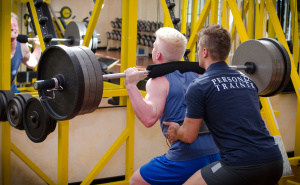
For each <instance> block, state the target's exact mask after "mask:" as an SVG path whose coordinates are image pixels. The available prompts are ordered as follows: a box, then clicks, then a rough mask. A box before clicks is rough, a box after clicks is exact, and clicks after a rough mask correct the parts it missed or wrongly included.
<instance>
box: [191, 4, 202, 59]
mask: <svg viewBox="0 0 300 185" xmlns="http://www.w3.org/2000/svg"><path fill="white" fill-rule="evenodd" d="M197 11H198V0H193V5H192V20H191V32H190V33H196V32H195V30H196V22H197ZM200 29H201V28H200ZM189 49H190V50H191V52H190V54H189V58H190V61H196V45H193V46H190V48H189Z"/></svg>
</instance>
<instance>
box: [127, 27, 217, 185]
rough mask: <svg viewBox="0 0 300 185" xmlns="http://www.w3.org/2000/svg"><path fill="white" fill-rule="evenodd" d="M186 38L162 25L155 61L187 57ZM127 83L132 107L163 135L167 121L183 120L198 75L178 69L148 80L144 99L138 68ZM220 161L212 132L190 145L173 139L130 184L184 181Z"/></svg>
mask: <svg viewBox="0 0 300 185" xmlns="http://www.w3.org/2000/svg"><path fill="white" fill-rule="evenodd" d="M186 44H187V39H186V38H185V37H184V36H183V34H181V33H180V32H179V31H177V30H176V29H174V28H168V27H165V28H160V29H159V30H158V31H157V32H156V41H155V42H154V47H153V51H152V59H153V62H154V63H155V64H161V63H167V62H174V61H180V60H181V59H182V57H183V56H184V53H185V49H186ZM125 74H126V78H125V85H126V88H127V91H128V95H129V98H130V100H131V103H132V107H133V110H134V112H135V114H136V116H137V117H138V119H139V120H140V121H141V122H142V123H143V124H144V125H145V126H146V127H152V126H153V125H154V124H155V123H156V122H157V121H158V120H160V126H161V129H162V132H163V134H164V136H165V135H166V132H167V129H168V126H165V125H163V124H162V123H163V122H164V121H174V122H182V121H183V120H184V115H185V112H186V102H185V99H184V96H185V93H186V89H187V87H188V85H189V84H190V82H192V81H193V80H194V79H196V78H197V77H198V76H199V75H198V74H196V73H193V72H186V73H183V74H181V73H180V72H179V71H175V72H172V73H169V74H167V75H164V76H161V77H157V78H152V79H149V80H148V81H147V84H146V91H147V95H146V97H145V98H143V96H142V94H141V93H140V91H139V89H138V88H137V86H136V81H137V79H138V78H139V74H138V70H137V69H136V68H129V69H127V70H126V71H125ZM217 160H220V156H219V154H218V149H217V147H216V145H215V143H214V141H213V139H212V137H211V135H210V134H208V133H206V134H200V135H198V136H197V138H196V139H195V141H194V142H193V143H191V144H186V143H184V142H181V141H177V142H173V143H172V144H171V146H170V148H169V150H168V152H167V153H166V154H164V155H162V156H158V157H155V158H153V159H152V160H151V161H150V162H149V163H147V164H145V165H143V166H142V167H141V168H140V169H139V170H137V171H136V172H135V173H134V174H133V176H132V177H131V179H130V184H131V185H135V184H137V185H145V184H152V185H155V184H166V185H167V184H170V185H177V184H178V185H179V184H183V183H184V182H185V181H186V180H187V179H188V178H189V176H191V175H192V174H194V173H195V172H196V171H197V170H199V169H200V168H202V167H204V166H206V165H208V164H210V163H212V162H214V161H217Z"/></svg>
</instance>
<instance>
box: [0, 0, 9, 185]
mask: <svg viewBox="0 0 300 185" xmlns="http://www.w3.org/2000/svg"><path fill="white" fill-rule="evenodd" d="M0 10H1V11H0V15H1V16H0V19H1V22H0V38H1V39H0V43H1V45H0V57H1V60H0V90H9V89H10V71H11V69H10V53H11V52H10V48H11V42H10V17H11V16H10V12H11V1H1V2H0ZM1 125H2V138H1V139H2V159H1V160H2V174H1V176H2V179H1V181H0V182H1V184H5V185H6V184H8V185H9V184H11V172H10V171H11V152H10V135H11V132H10V125H9V123H8V121H5V122H2V123H1Z"/></svg>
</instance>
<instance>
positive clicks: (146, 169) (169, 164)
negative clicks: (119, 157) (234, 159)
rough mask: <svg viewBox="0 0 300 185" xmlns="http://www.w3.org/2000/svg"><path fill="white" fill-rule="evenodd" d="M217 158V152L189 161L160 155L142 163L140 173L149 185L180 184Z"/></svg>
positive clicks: (218, 158) (218, 157) (217, 159)
mask: <svg viewBox="0 0 300 185" xmlns="http://www.w3.org/2000/svg"><path fill="white" fill-rule="evenodd" d="M219 160H221V158H220V155H219V154H218V153H217V154H212V155H208V156H204V157H201V158H197V159H193V160H189V161H170V160H168V159H167V158H166V156H165V155H162V156H159V157H155V158H153V159H152V160H151V161H150V162H149V163H147V164H145V165H143V166H142V167H141V168H140V174H141V176H142V177H143V179H144V180H145V181H146V182H148V183H149V184H151V185H156V184H157V185H158V184H164V185H168V184H170V185H176V184H178V185H179V184H180V185H181V184H183V183H184V182H185V181H186V180H187V179H188V178H189V177H191V176H192V175H193V174H194V173H195V172H196V171H198V170H200V169H201V168H203V167H204V166H206V165H208V164H210V163H212V162H215V161H219Z"/></svg>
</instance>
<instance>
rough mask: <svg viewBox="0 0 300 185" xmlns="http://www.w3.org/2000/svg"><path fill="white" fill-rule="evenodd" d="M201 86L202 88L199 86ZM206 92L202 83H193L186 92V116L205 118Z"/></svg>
mask: <svg viewBox="0 0 300 185" xmlns="http://www.w3.org/2000/svg"><path fill="white" fill-rule="evenodd" d="M199 87H200V88H199ZM203 95H204V93H203V89H202V88H201V85H200V84H197V83H191V84H190V85H189V87H188V89H187V92H186V96H185V98H186V105H187V108H186V115H185V116H186V117H188V118H195V119H200V118H204V98H203V97H204V96H203Z"/></svg>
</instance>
